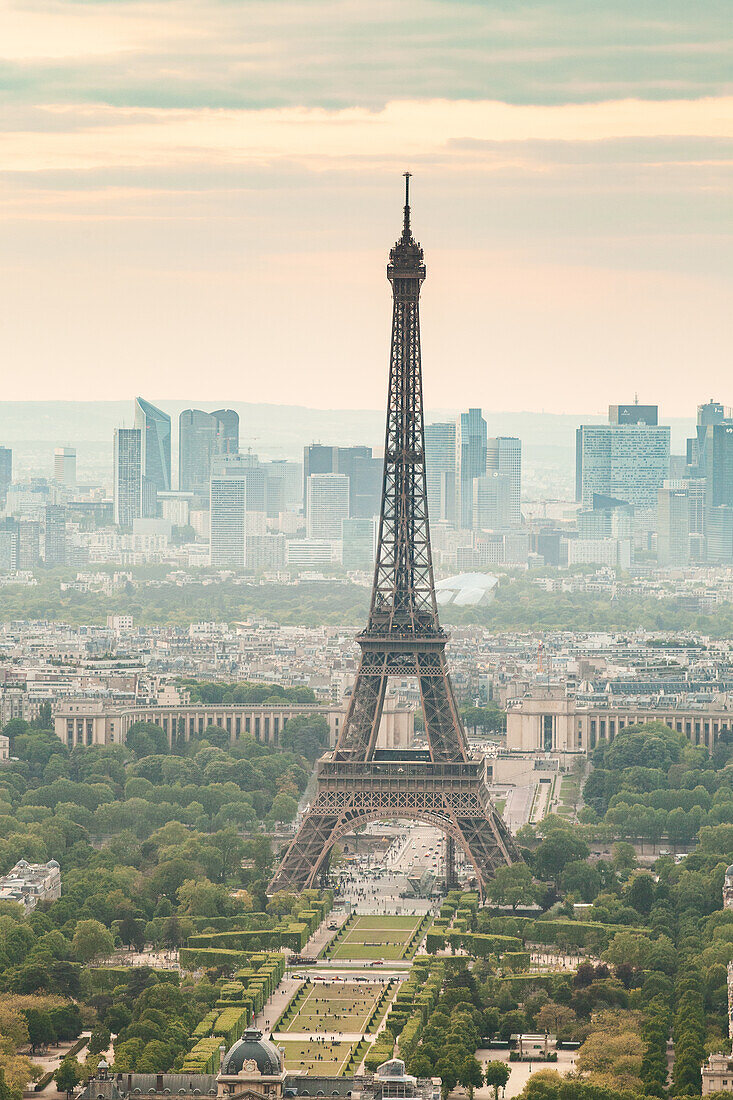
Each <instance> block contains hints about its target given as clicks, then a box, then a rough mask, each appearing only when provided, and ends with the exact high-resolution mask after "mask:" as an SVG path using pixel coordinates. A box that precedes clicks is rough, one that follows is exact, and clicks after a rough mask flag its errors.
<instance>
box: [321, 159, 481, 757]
mask: <svg viewBox="0 0 733 1100" xmlns="http://www.w3.org/2000/svg"><path fill="white" fill-rule="evenodd" d="M409 189H410V173H409V172H406V173H405V209H404V221H403V227H402V236H401V237H400V239H399V240H398V241H397V242H396V244H395V245H394V247H393V248H392V249H391V251H390V254H389V263H388V264H387V279H388V280H389V282H390V284H391V286H392V341H391V348H390V363H389V388H388V397H387V427H386V433H385V440H384V474H383V481H382V504H381V511H380V517H379V538H378V541H377V560H376V566H375V569H374V585H373V588H372V599H371V606H370V609H369V619H368V623H367V627H366V630H365V631H364V632H363V633H362V634H360V635H359V637H358V642H359V645H360V646H361V649H362V659H361V665H360V668H359V674H358V676H357V680H356V684H355V685H354V690H353V693H352V697H351V704H350V706H349V711H348V714H347V716H346V721H345V723H344V727H343V730H342V732H341V736H340V738H339V742H338V745H337V746H336V756H337V757H341V758H344V759H346V758H348V757H354V756H358V757H360V758H364V759H371V758H372V757H373V755H374V752H375V750H376V742H377V733H378V731H379V723H380V720H381V716H382V707H383V705H384V696H385V691H386V688H387V680H388V678H389V676H416V677H417V679H418V683H419V687H420V695H421V699H422V705H423V715H424V718H425V726H426V732H427V736H428V742H429V745H430V755H431V758H432V759H433V760H451V761H459V760H465V759H466V758H467V747H466V738H465V734H464V732H463V727H462V725H461V720H460V716H459V714H458V708H457V707H456V704H455V699H454V697H453V691H452V688H451V685H450V680H449V678H448V672H447V669H446V667H445V658H444V649H445V645H446V642H447V640H448V637H447V635H446V634H445V632H444V631H443V630H441V627H440V623H439V621H438V606H437V603H436V600H435V583H434V579H433V560H432V554H431V550H430V523H429V519H428V497H427V484H426V480H425V439H424V424H423V394H422V363H421V354H420V289H421V287H422V284H423V282H424V280H425V264H424V263H423V250H422V248H421V247H420V245H419V244H418V242H417V241H416V240H415V239H414V237H413V235H412V230H411V227H410V190H409Z"/></svg>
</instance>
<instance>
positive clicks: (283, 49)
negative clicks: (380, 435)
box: [0, 0, 733, 415]
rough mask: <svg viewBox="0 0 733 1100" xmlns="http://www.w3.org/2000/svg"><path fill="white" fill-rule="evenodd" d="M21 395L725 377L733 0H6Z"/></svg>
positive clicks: (528, 391)
mask: <svg viewBox="0 0 733 1100" xmlns="http://www.w3.org/2000/svg"><path fill="white" fill-rule="evenodd" d="M0 56H1V57H2V63H1V69H0V73H1V75H0V180H1V184H0V186H1V188H2V190H1V191H0V200H1V202H2V207H1V209H2V219H1V221H0V254H1V258H0V293H1V295H2V320H1V321H0V363H2V372H1V373H0V377H1V378H2V387H1V388H0V399H3V398H4V399H9V398H63V397H73V398H84V397H90V398H127V397H130V396H131V395H133V394H134V393H137V392H143V393H145V392H147V393H149V394H152V395H158V396H159V395H163V394H168V395H170V396H171V397H180V398H188V399H192V400H194V399H196V398H198V399H200V400H205V399H207V398H210V399H212V400H219V399H225V398H229V399H230V400H240V401H275V402H277V401H282V402H286V403H288V404H305V405H309V406H314V407H334V408H341V407H342V408H353V407H368V408H377V407H380V406H381V405H382V404H383V401H384V394H385V389H386V369H387V356H388V336H389V321H390V300H389V287H388V284H387V282H386V280H385V271H384V268H385V263H386V257H387V252H388V249H389V247H390V245H391V243H392V242H393V240H394V238H395V236H396V235H397V233H398V231H399V227H400V219H401V201H402V200H401V187H402V179H401V175H400V173H401V172H402V171H404V170H405V168H409V169H411V171H412V172H413V173H414V183H413V200H414V201H413V224H414V227H415V230H416V234H417V235H418V236H419V238H420V239H421V241H422V243H423V245H424V247H425V250H426V262H427V265H428V278H427V281H426V284H425V288H424V291H423V365H424V374H425V390H426V402H427V404H428V405H429V406H432V407H439V406H443V407H457V406H465V405H467V404H472V405H483V406H484V407H485V408H487V409H536V410H540V409H546V410H548V411H556V412H559V411H572V412H575V411H598V410H601V409H603V408H604V407H605V406H606V405H607V404H608V403H609V402H610V401H613V402H617V401H627V400H632V399H633V395H634V393H635V392H638V394H639V399H640V400H641V401H659V403H660V404H661V406H662V411H663V414H666V415H688V414H691V413H692V412H693V411H694V406H695V405H696V404H697V403H698V402H699V401H702V400H705V399H707V398H708V397H710V396H715V397H716V398H717V399H718V400H722V401H724V402H726V403H730V404H733V380H731V372H730V365H731V329H732V322H731V315H732V314H733V310H732V309H731V293H730V292H731V253H730V240H731V235H730V231H731V209H732V206H731V198H732V195H731V186H730V179H731V176H730V169H731V148H732V146H731V139H732V137H733V81H732V80H731V76H732V69H733V63H732V58H733V51H732V50H731V4H730V0H694V2H691V0H664V2H662V0H604V2H593V0H521V2H519V0H263V2H249V0H160V2H151V0H109V2H100V0H88V2H84V3H75V2H73V0H6V2H5V5H4V6H3V12H2V14H0Z"/></svg>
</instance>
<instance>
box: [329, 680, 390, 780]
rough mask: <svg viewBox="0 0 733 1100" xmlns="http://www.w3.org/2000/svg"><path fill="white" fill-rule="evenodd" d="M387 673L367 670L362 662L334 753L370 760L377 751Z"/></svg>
mask: <svg viewBox="0 0 733 1100" xmlns="http://www.w3.org/2000/svg"><path fill="white" fill-rule="evenodd" d="M386 690H387V677H386V675H383V674H382V673H379V672H377V673H374V672H365V671H364V670H363V666H362V665H360V666H359V671H358V673H357V675H356V683H355V684H354V690H353V691H352V693H351V701H350V703H349V709H348V711H347V712H346V719H345V720H344V724H343V728H342V730H341V736H340V737H339V739H338V744H337V745H336V752H335V756H336V757H337V758H338V757H341V758H343V757H344V756H348V757H353V758H354V759H357V760H367V759H369V757H370V756H371V755H372V753H373V752H374V747H375V745H376V743H377V735H378V733H379V723H380V721H381V718H382V707H383V705H384V694H385V691H386Z"/></svg>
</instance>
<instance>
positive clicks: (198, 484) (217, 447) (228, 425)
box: [178, 409, 239, 496]
mask: <svg viewBox="0 0 733 1100" xmlns="http://www.w3.org/2000/svg"><path fill="white" fill-rule="evenodd" d="M238 453H239V415H238V413H236V412H234V411H233V410H232V409H219V410H218V411H217V412H213V413H208V412H203V411H202V410H201V409H184V411H183V412H182V413H181V415H180V417H179V420H178V488H179V489H180V490H181V492H186V493H197V494H199V495H200V496H207V495H208V493H209V479H210V478H211V460H212V458H213V457H214V455H236V454H238Z"/></svg>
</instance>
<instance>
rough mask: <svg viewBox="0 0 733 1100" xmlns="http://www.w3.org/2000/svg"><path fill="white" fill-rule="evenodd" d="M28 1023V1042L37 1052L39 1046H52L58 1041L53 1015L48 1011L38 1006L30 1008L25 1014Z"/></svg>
mask: <svg viewBox="0 0 733 1100" xmlns="http://www.w3.org/2000/svg"><path fill="white" fill-rule="evenodd" d="M25 1018H26V1022H27V1024H28V1042H29V1043H30V1047H31V1050H32V1051H33V1053H35V1052H36V1051H37V1050H38V1048H39V1047H47V1046H50V1045H51V1043H54V1042H55V1041H56V1032H55V1031H54V1029H53V1024H52V1022H51V1017H50V1016H49V1014H48V1012H44V1011H42V1010H41V1009H38V1008H29V1009H28V1010H27V1011H26V1014H25Z"/></svg>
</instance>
